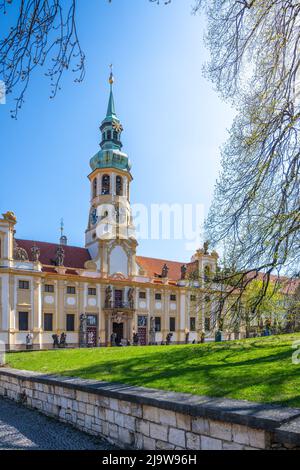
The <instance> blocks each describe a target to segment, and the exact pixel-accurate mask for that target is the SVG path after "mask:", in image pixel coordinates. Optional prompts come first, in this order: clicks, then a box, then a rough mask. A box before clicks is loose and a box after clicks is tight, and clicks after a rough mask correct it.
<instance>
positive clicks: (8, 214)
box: [2, 211, 17, 224]
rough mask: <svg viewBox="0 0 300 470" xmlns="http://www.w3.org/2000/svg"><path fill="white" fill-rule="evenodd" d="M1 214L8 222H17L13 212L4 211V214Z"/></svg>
mask: <svg viewBox="0 0 300 470" xmlns="http://www.w3.org/2000/svg"><path fill="white" fill-rule="evenodd" d="M2 216H3V219H4V220H7V221H8V222H12V223H13V224H15V223H16V222H17V217H16V216H15V213H14V212H12V211H8V212H5V213H4V214H2Z"/></svg>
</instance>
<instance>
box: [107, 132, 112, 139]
mask: <svg viewBox="0 0 300 470" xmlns="http://www.w3.org/2000/svg"><path fill="white" fill-rule="evenodd" d="M107 140H111V131H107Z"/></svg>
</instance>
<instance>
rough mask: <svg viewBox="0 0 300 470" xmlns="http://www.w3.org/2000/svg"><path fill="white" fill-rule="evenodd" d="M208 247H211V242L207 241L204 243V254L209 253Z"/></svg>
mask: <svg viewBox="0 0 300 470" xmlns="http://www.w3.org/2000/svg"><path fill="white" fill-rule="evenodd" d="M208 248H209V242H208V241H206V242H204V243H203V250H204V255H208V254H209V253H208Z"/></svg>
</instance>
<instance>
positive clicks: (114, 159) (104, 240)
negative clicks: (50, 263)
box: [86, 70, 137, 278]
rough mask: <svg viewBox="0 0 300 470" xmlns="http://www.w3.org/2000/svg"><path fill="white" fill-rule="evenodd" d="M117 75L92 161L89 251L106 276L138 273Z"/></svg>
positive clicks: (111, 84) (128, 163) (110, 82)
mask: <svg viewBox="0 0 300 470" xmlns="http://www.w3.org/2000/svg"><path fill="white" fill-rule="evenodd" d="M113 84H114V76H113V72H112V70H111V73H110V77H109V85H110V94H109V101H108V107H107V112H106V117H105V118H104V120H103V121H102V123H101V125H100V132H101V142H100V150H99V151H98V152H97V153H96V155H94V157H93V158H92V159H91V161H90V166H91V169H92V173H91V174H90V175H89V180H90V187H91V199H90V211H89V220H88V228H87V230H86V248H87V249H88V250H89V252H90V255H91V257H92V259H93V261H94V263H96V265H97V270H99V271H100V272H101V275H102V276H104V277H110V276H124V277H125V278H128V277H132V276H134V275H135V274H136V271H137V268H136V263H135V254H136V247H137V241H136V239H135V230H134V226H133V221H132V215H131V208H130V184H131V182H132V179H133V178H132V175H131V172H130V170H131V165H130V162H129V159H128V156H127V154H126V153H124V152H123V151H122V147H123V145H122V142H121V134H122V132H123V126H122V124H121V122H120V120H119V118H118V117H117V114H116V110H115V102H114V95H113Z"/></svg>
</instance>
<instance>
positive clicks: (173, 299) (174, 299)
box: [170, 294, 176, 302]
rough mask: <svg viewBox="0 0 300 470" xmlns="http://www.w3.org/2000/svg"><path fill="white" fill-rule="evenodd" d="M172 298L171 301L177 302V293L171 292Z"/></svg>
mask: <svg viewBox="0 0 300 470" xmlns="http://www.w3.org/2000/svg"><path fill="white" fill-rule="evenodd" d="M170 300H171V302H176V295H175V294H171V295H170Z"/></svg>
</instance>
